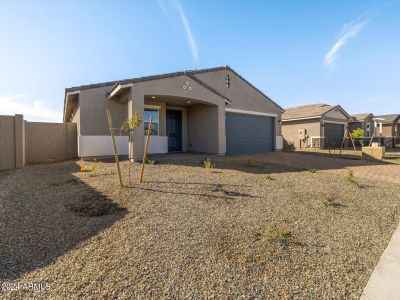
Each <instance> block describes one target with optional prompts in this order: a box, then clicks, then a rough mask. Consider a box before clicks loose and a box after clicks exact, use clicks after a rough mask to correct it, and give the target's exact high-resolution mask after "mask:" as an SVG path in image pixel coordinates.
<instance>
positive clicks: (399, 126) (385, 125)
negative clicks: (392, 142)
mask: <svg viewBox="0 0 400 300" xmlns="http://www.w3.org/2000/svg"><path fill="white" fill-rule="evenodd" d="M375 118H376V120H377V122H379V123H382V125H381V126H382V129H381V131H382V132H381V133H382V136H384V137H399V136H400V114H392V115H380V116H376V117H375ZM379 125H380V124H379ZM378 127H380V126H378ZM379 130H380V129H379ZM379 134H380V132H378V134H377V136H379Z"/></svg>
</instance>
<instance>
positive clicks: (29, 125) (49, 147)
mask: <svg viewBox="0 0 400 300" xmlns="http://www.w3.org/2000/svg"><path fill="white" fill-rule="evenodd" d="M25 130H26V139H25V141H26V162H27V163H46V162H56V161H62V160H66V159H69V158H74V157H77V136H76V124H75V123H42V122H26V127H25Z"/></svg>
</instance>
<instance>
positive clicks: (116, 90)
mask: <svg viewBox="0 0 400 300" xmlns="http://www.w3.org/2000/svg"><path fill="white" fill-rule="evenodd" d="M131 87H133V84H132V83H130V84H118V85H117V86H116V87H115V88H113V89H112V91H111V92H110V93H109V94H108V96H107V98H108V99H109V100H110V99H112V98H113V97H114V96H117V95H118V94H120V93H121V92H122V91H123V90H126V89H129V88H131Z"/></svg>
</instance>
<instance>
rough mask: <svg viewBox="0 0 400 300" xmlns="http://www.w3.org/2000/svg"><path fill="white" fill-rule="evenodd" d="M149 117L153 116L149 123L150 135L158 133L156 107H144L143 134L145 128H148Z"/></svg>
mask: <svg viewBox="0 0 400 300" xmlns="http://www.w3.org/2000/svg"><path fill="white" fill-rule="evenodd" d="M150 117H153V124H152V125H151V135H158V134H159V131H158V130H159V126H158V109H154V108H145V109H144V120H143V121H144V134H146V133H147V128H149V124H150Z"/></svg>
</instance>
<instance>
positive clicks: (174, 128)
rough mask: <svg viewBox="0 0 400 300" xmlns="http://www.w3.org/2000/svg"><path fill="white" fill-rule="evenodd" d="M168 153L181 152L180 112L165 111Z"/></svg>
mask: <svg viewBox="0 0 400 300" xmlns="http://www.w3.org/2000/svg"><path fill="white" fill-rule="evenodd" d="M167 136H168V152H174V151H182V111H180V110H170V109H167Z"/></svg>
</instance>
